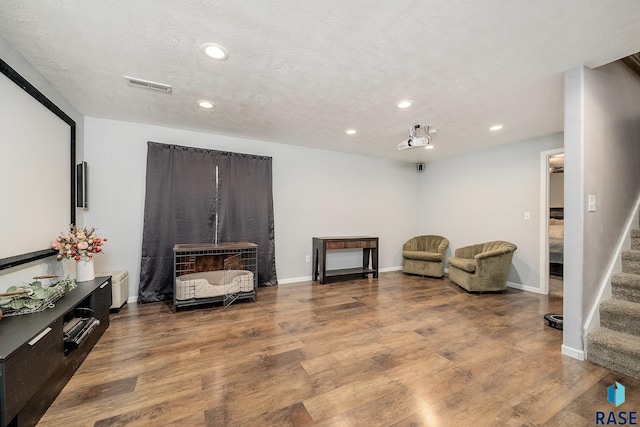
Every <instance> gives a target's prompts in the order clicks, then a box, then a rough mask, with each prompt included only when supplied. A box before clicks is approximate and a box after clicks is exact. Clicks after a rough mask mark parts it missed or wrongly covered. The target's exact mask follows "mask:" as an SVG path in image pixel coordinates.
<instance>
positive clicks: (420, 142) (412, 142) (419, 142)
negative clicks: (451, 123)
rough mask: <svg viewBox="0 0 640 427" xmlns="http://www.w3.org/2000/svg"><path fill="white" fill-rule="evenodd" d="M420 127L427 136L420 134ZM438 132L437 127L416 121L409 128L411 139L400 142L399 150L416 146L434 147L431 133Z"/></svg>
mask: <svg viewBox="0 0 640 427" xmlns="http://www.w3.org/2000/svg"><path fill="white" fill-rule="evenodd" d="M418 129H422V130H423V131H424V135H425V136H418ZM436 132H437V131H436V129H435V128H432V127H431V126H428V125H421V124H420V123H416V124H415V125H413V126H412V127H411V128H410V129H409V139H405V140H404V141H402V142H401V143H400V144H398V150H400V151H402V150H408V149H410V148H416V147H424V148H433V145H431V139H432V137H431V134H432V133H436Z"/></svg>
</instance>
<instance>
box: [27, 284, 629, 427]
mask: <svg viewBox="0 0 640 427" xmlns="http://www.w3.org/2000/svg"><path fill="white" fill-rule="evenodd" d="M548 312H553V313H561V312H562V303H561V299H560V298H558V297H554V296H551V297H547V296H544V295H537V294H533V293H529V292H522V291H518V290H513V289H508V290H507V291H506V292H505V293H504V294H483V295H472V294H468V293H466V292H464V291H463V290H461V289H460V288H459V287H457V286H456V285H454V284H452V283H451V282H450V281H449V280H448V279H427V278H422V277H418V276H408V275H403V274H402V273H400V272H392V273H383V274H381V275H380V278H379V279H362V280H356V281H350V282H340V283H334V284H328V285H319V284H318V283H317V282H313V283H311V282H306V283H297V284H288V285H280V286H276V287H272V288H260V289H259V297H258V301H257V302H243V303H236V304H235V305H232V306H231V307H228V308H226V309H223V308H221V307H205V308H197V309H183V310H181V311H179V312H178V313H176V314H174V313H173V312H172V310H171V307H170V306H169V305H167V304H164V303H157V304H146V305H139V306H138V305H134V304H132V305H128V306H125V307H124V308H123V310H121V311H120V313H118V314H113V315H112V317H111V326H110V327H109V329H108V330H107V332H106V333H105V335H104V336H103V337H102V338H101V340H100V341H99V343H98V345H97V346H96V348H95V349H94V350H93V351H92V352H91V354H90V355H89V357H88V358H87V359H86V361H85V362H84V363H83V365H82V366H81V367H80V369H79V370H78V371H77V373H76V374H75V375H74V377H73V378H72V379H71V381H70V382H69V383H68V384H67V386H66V387H65V388H64V390H63V391H62V393H61V394H60V395H59V396H58V398H57V399H56V401H55V402H54V404H53V405H52V406H51V407H50V408H49V410H48V412H47V413H46V414H45V415H44V417H43V418H42V420H41V421H40V423H39V424H38V425H39V426H56V427H58V426H150V425H154V426H158V425H176V426H178V425H179V426H288V425H292V426H307V425H322V426H471V425H473V426H532V425H550V426H580V425H594V424H595V411H597V410H601V411H607V412H608V411H611V410H616V411H618V410H626V411H630V410H638V406H639V405H638V403H639V402H640V381H637V380H634V379H632V378H629V377H626V376H624V375H622V374H617V373H614V372H612V371H609V370H607V369H604V368H602V367H600V366H597V365H594V364H591V363H589V362H580V361H578V360H575V359H571V358H569V357H566V356H562V355H561V354H560V345H561V343H562V332H561V331H558V330H556V329H552V328H549V327H548V326H545V325H544V322H543V317H542V316H543V315H544V314H545V313H548ZM614 381H618V382H620V383H621V384H623V385H625V386H626V392H627V403H624V404H623V405H621V406H619V407H618V408H615V407H614V406H613V405H611V404H609V403H607V394H606V389H607V387H608V386H609V385H611V384H613V383H614ZM634 405H635V407H634Z"/></svg>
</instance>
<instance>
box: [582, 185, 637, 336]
mask: <svg viewBox="0 0 640 427" xmlns="http://www.w3.org/2000/svg"><path fill="white" fill-rule="evenodd" d="M639 209H640V194H639V195H638V197H637V198H636V203H635V205H634V207H633V210H632V211H631V215H629V217H628V218H627V223H626V225H625V227H624V229H623V232H622V234H621V235H620V238H619V239H618V245H617V246H616V250H615V253H614V256H613V257H611V261H610V262H609V267H608V268H607V274H605V276H604V278H603V279H602V283H600V287H599V291H598V296H597V297H596V299H595V301H594V303H593V306H592V307H591V310H590V311H589V316H588V317H587V320H586V322H585V323H584V325H583V331H582V340H583V343H584V348H585V349H586V348H587V335H588V334H589V332H591V331H593V330H594V329H596V328H597V327H598V326H600V313H599V311H598V309H599V308H600V303H601V302H602V298H603V297H604V294H605V292H606V290H607V289H608V288H610V287H611V277H612V276H613V274H614V269H615V268H616V265H617V263H618V261H619V260H620V258H621V256H622V251H623V250H624V248H625V243H627V242H628V239H630V235H631V229H632V228H633V226H634V221H637V220H638V214H639V212H638V211H639ZM636 224H637V223H636Z"/></svg>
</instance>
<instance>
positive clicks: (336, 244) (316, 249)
mask: <svg viewBox="0 0 640 427" xmlns="http://www.w3.org/2000/svg"><path fill="white" fill-rule="evenodd" d="M340 249H362V266H361V267H354V268H342V269H338V270H327V251H329V250H340ZM369 261H371V263H369ZM368 274H372V275H373V277H374V278H376V277H378V238H377V237H369V236H339V237H314V238H313V280H318V281H319V282H320V284H321V285H324V284H325V282H327V281H329V280H332V279H335V280H341V279H342V280H343V279H347V278H349V277H355V276H361V277H366V276H367V275H368Z"/></svg>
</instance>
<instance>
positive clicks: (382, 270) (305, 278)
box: [278, 266, 402, 285]
mask: <svg viewBox="0 0 640 427" xmlns="http://www.w3.org/2000/svg"><path fill="white" fill-rule="evenodd" d="M400 270H402V266H397V267H386V268H380V269H378V273H388V272H390V271H400ZM312 280H313V278H312V277H311V276H303V277H291V278H289V279H278V285H287V284H289V283H300V282H310V281H312Z"/></svg>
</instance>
